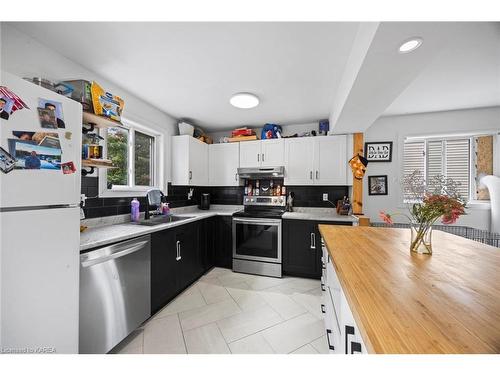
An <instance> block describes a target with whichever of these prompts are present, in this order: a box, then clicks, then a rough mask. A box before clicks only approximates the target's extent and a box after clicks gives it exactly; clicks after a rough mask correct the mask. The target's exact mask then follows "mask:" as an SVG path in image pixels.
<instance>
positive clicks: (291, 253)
mask: <svg viewBox="0 0 500 375" xmlns="http://www.w3.org/2000/svg"><path fill="white" fill-rule="evenodd" d="M319 224H331V225H352V224H351V223H350V222H325V223H322V222H318V221H313V220H283V243H282V245H283V247H282V249H283V251H282V257H283V274H285V275H289V276H297V277H307V278H314V279H320V278H321V254H322V251H321V235H320V233H319V229H318V225H319Z"/></svg>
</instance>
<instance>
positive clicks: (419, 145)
mask: <svg viewBox="0 0 500 375" xmlns="http://www.w3.org/2000/svg"><path fill="white" fill-rule="evenodd" d="M403 164H404V167H403V174H404V177H408V176H410V175H411V174H412V173H413V172H415V171H416V170H419V171H420V172H421V173H422V176H425V142H406V143H405V144H404V150H403ZM412 198H413V196H412V195H411V194H410V193H409V192H408V191H406V190H405V189H403V199H405V200H407V199H412Z"/></svg>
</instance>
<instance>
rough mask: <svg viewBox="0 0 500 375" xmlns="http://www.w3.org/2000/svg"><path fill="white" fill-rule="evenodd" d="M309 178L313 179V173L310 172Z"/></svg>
mask: <svg viewBox="0 0 500 375" xmlns="http://www.w3.org/2000/svg"><path fill="white" fill-rule="evenodd" d="M309 178H310V179H311V180H312V179H313V171H310V172H309Z"/></svg>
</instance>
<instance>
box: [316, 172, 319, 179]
mask: <svg viewBox="0 0 500 375" xmlns="http://www.w3.org/2000/svg"><path fill="white" fill-rule="evenodd" d="M316 180H319V172H318V171H316Z"/></svg>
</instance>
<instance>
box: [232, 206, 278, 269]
mask: <svg viewBox="0 0 500 375" xmlns="http://www.w3.org/2000/svg"><path fill="white" fill-rule="evenodd" d="M243 204H244V207H245V209H244V210H243V211H240V212H236V213H235V214H234V215H233V271H235V272H243V273H251V274H256V275H263V276H272V277H281V274H282V272H281V263H282V262H281V258H282V257H281V217H282V215H283V214H284V213H285V206H286V197H284V196H245V197H244V199H243Z"/></svg>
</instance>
